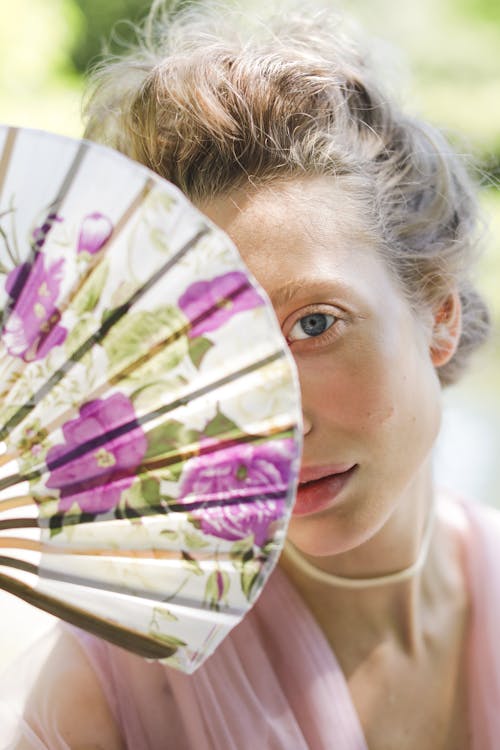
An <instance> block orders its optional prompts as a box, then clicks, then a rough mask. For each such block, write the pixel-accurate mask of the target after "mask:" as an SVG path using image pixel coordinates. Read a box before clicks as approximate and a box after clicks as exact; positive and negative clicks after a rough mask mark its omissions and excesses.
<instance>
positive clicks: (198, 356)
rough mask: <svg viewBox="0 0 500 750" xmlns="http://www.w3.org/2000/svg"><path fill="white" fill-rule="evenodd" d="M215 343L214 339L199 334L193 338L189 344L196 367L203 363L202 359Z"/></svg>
mask: <svg viewBox="0 0 500 750" xmlns="http://www.w3.org/2000/svg"><path fill="white" fill-rule="evenodd" d="M213 345H214V344H213V341H210V339H206V338H204V337H203V336H197V338H195V339H192V341H191V343H190V344H189V356H190V357H191V362H192V363H193V365H194V366H195V367H199V366H200V365H201V360H202V359H203V357H204V356H205V354H206V353H207V352H208V351H209V350H210V349H211V348H212V347H213Z"/></svg>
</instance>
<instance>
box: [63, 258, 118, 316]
mask: <svg viewBox="0 0 500 750" xmlns="http://www.w3.org/2000/svg"><path fill="white" fill-rule="evenodd" d="M108 272H109V267H108V263H107V262H106V261H104V260H103V261H101V263H99V265H98V266H97V267H96V268H95V269H94V270H93V271H92V273H91V274H90V276H89V277H88V279H87V280H86V281H85V283H84V285H83V286H82V288H81V289H80V291H79V292H78V294H77V295H76V296H75V298H74V300H73V303H72V305H71V306H72V307H73V309H74V310H75V312H76V313H77V314H78V315H83V314H84V313H88V312H92V310H94V309H95V307H96V306H97V303H98V302H99V299H100V297H101V294H102V290H103V289H104V285H105V283H106V280H107V278H108Z"/></svg>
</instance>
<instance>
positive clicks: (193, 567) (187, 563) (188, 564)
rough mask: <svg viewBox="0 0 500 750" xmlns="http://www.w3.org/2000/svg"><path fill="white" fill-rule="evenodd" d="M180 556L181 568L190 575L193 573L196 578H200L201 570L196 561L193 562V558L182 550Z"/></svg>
mask: <svg viewBox="0 0 500 750" xmlns="http://www.w3.org/2000/svg"><path fill="white" fill-rule="evenodd" d="M181 554H182V561H183V566H184V567H185V568H186V570H189V572H190V573H194V574H195V575H196V576H202V575H203V570H202V569H201V567H200V563H199V562H198V560H195V558H194V557H193V556H192V555H190V554H189V552H186V550H184V549H183V550H182V552H181Z"/></svg>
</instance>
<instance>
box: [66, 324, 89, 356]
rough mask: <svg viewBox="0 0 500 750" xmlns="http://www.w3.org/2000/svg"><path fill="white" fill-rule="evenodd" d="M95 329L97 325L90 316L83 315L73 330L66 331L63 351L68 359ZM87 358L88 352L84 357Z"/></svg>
mask: <svg viewBox="0 0 500 750" xmlns="http://www.w3.org/2000/svg"><path fill="white" fill-rule="evenodd" d="M96 328H97V323H96V321H95V319H94V317H93V316H92V315H90V314H89V313H87V314H86V315H84V316H83V317H82V318H81V319H80V320H79V321H78V323H77V324H76V325H75V326H73V328H72V329H71V330H70V331H68V335H67V336H66V340H65V342H64V349H65V351H66V354H67V355H68V357H71V355H72V354H73V352H74V351H76V350H77V349H78V347H80V346H81V345H82V344H83V342H84V341H86V340H87V339H88V338H90V336H92V334H93V333H94V331H95V330H96ZM85 356H86V357H88V352H87V354H86V355H85Z"/></svg>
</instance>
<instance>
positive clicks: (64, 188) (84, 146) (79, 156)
mask: <svg viewBox="0 0 500 750" xmlns="http://www.w3.org/2000/svg"><path fill="white" fill-rule="evenodd" d="M89 145H90V144H89V143H87V142H85V141H84V142H81V143H80V145H79V146H78V149H77V151H76V154H75V156H74V157H73V161H72V162H71V164H70V167H69V169H68V171H67V172H66V174H65V176H64V179H63V181H62V183H61V186H60V188H59V190H58V192H57V193H56V197H55V198H54V200H53V201H52V202H51V203H49V205H48V207H47V209H46V217H45V220H44V221H43V223H42V226H43V228H42V229H40V236H39V237H37V240H36V242H34V243H32V245H31V253H30V255H29V256H28V258H25V260H24V262H25V263H28V264H33V263H34V262H35V260H36V258H37V256H38V254H39V253H40V252H41V250H42V248H43V246H44V244H45V241H46V239H47V237H48V235H49V233H50V230H51V229H52V226H53V224H54V222H55V217H56V216H57V212H58V211H59V209H60V207H61V205H62V203H63V201H64V199H65V197H66V194H67V192H68V190H69V187H70V185H71V183H72V182H73V180H74V178H75V176H76V174H77V173H78V170H79V169H80V165H81V164H82V161H83V158H84V156H85V154H86V153H87V151H88V148H89ZM29 276H30V275H29V274H24V276H23V274H20V275H19V276H18V277H17V278H16V280H15V282H14V286H13V288H12V289H11V291H10V292H9V296H10V297H11V299H10V302H8V304H7V305H6V306H5V308H4V311H3V319H2V326H1V331H2V332H3V330H4V327H5V323H6V321H7V320H8V318H9V316H10V314H11V312H12V310H13V309H14V308H15V306H16V304H17V300H18V298H19V296H20V294H21V293H22V290H23V289H24V286H25V284H26V282H27V281H28V279H29ZM0 439H1V438H0Z"/></svg>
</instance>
